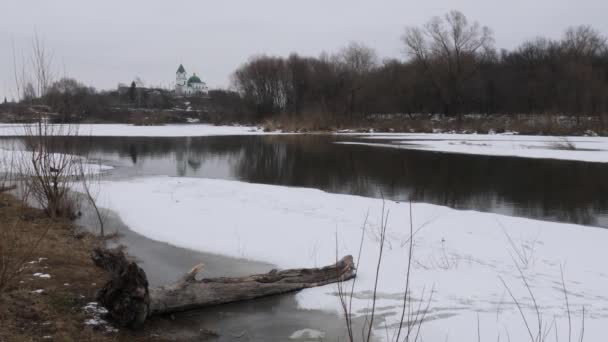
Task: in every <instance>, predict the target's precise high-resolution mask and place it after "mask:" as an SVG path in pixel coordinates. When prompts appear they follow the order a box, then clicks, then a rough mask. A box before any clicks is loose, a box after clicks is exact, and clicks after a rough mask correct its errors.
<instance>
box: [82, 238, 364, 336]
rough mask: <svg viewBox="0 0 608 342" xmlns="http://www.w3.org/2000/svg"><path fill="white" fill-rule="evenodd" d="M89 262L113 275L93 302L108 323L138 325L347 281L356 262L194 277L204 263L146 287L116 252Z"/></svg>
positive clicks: (348, 260)
mask: <svg viewBox="0 0 608 342" xmlns="http://www.w3.org/2000/svg"><path fill="white" fill-rule="evenodd" d="M93 261H94V262H95V264H96V265H97V266H99V267H102V268H104V269H105V270H107V271H108V272H110V273H111V274H112V280H110V281H109V282H108V283H107V284H106V285H105V286H104V287H103V288H102V289H101V290H100V291H99V294H98V298H97V300H98V301H99V302H100V303H101V304H102V305H103V306H104V307H105V308H106V309H108V311H109V313H110V316H111V318H112V319H113V320H115V321H116V322H117V323H119V324H121V325H123V326H130V327H137V326H140V325H141V324H143V323H144V322H145V320H146V318H147V317H149V316H152V315H158V314H167V313H172V312H178V311H185V310H191V309H199V308H204V307H208V306H213V305H219V304H226V303H233V302H238V301H244V300H250V299H254V298H260V297H265V296H271V295H277V294H282V293H287V292H294V291H299V290H302V289H306V288H311V287H316V286H322V285H326V284H330V283H335V282H339V281H345V280H349V279H352V278H353V277H354V276H355V264H354V262H353V258H352V256H350V255H349V256H346V257H344V258H343V259H342V260H340V261H338V262H337V263H336V264H334V265H330V266H326V267H323V268H301V269H289V270H283V271H278V270H272V271H270V272H268V273H266V274H257V275H250V276H245V277H234V278H209V279H200V280H198V279H196V276H197V275H198V274H199V273H201V271H202V269H203V265H202V264H201V265H198V266H196V267H194V268H193V269H192V270H191V271H190V272H188V273H186V274H185V275H184V276H183V277H182V278H181V279H180V280H179V281H178V282H176V283H175V284H172V285H169V286H161V287H158V288H152V289H148V281H147V277H146V273H145V272H144V271H143V270H142V269H141V268H140V267H139V266H138V265H137V264H136V263H135V262H130V261H128V260H127V258H126V257H125V255H124V253H122V252H121V251H117V250H105V249H96V250H95V251H94V252H93Z"/></svg>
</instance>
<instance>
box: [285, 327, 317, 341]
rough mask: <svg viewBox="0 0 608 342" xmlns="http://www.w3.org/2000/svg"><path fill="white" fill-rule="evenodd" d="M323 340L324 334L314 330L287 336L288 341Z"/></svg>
mask: <svg viewBox="0 0 608 342" xmlns="http://www.w3.org/2000/svg"><path fill="white" fill-rule="evenodd" d="M324 338H325V333H324V332H322V331H319V330H314V329H302V330H298V331H295V332H294V333H293V334H291V336H289V339H290V340H323V339H324Z"/></svg>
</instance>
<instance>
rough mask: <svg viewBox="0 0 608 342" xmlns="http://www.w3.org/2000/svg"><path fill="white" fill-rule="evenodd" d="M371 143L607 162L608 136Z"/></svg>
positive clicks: (429, 137)
mask: <svg viewBox="0 0 608 342" xmlns="http://www.w3.org/2000/svg"><path fill="white" fill-rule="evenodd" d="M363 138H364V139H365V140H369V142H367V141H364V142H361V141H360V140H359V141H353V142H340V143H341V144H356V145H369V146H376V147H390V148H403V149H412V150H425V151H437V152H449V153H464V154H479V155H491V156H513V157H524V158H547V159H563V160H577V161H586V162H601V163H605V162H608V138H605V137H555V136H523V135H474V134H424V133H420V134H373V135H365V136H363Z"/></svg>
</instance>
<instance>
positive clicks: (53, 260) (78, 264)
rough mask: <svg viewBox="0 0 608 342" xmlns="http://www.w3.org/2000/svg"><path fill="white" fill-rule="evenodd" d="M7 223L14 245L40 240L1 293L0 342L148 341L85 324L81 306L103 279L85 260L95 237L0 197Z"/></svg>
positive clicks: (1, 220)
mask: <svg viewBox="0 0 608 342" xmlns="http://www.w3.org/2000/svg"><path fill="white" fill-rule="evenodd" d="M10 222H16V225H15V226H14V229H15V233H16V234H14V237H15V239H16V241H14V243H15V244H21V243H30V242H31V241H33V240H36V239H38V238H39V237H40V236H41V235H42V234H44V239H42V240H40V242H39V243H38V244H37V247H36V249H35V250H34V252H33V253H32V254H31V255H29V256H28V258H27V261H26V262H25V264H24V265H25V267H24V268H23V271H22V272H21V274H20V275H18V277H17V278H15V279H14V281H13V282H11V283H10V284H9V285H8V286H7V287H6V289H5V291H4V292H2V293H0V342H4V341H7V342H8V341H40V340H43V339H44V336H52V340H54V341H148V340H151V338H150V336H149V334H147V333H146V332H129V331H120V332H118V333H107V332H106V331H105V330H102V331H97V330H95V329H94V328H93V327H89V326H86V325H85V324H84V322H85V320H86V319H87V318H90V317H87V316H86V314H85V313H84V311H83V307H84V306H85V305H86V303H89V302H92V301H94V298H95V294H96V291H97V289H98V288H99V287H100V286H101V285H102V284H103V283H105V282H106V281H107V280H108V277H107V275H106V274H105V272H103V271H102V270H101V269H98V268H97V267H96V266H95V265H94V264H93V262H92V261H91V258H90V256H89V255H90V251H91V250H92V248H93V247H94V246H95V245H96V244H98V243H99V241H98V240H97V239H96V238H95V237H93V236H92V235H90V234H79V233H77V232H76V230H75V228H74V226H73V225H72V224H71V223H70V222H69V221H67V220H64V219H61V220H54V219H51V218H49V217H48V216H47V215H46V214H45V213H44V212H43V211H42V210H39V209H32V208H25V207H23V206H22V204H21V202H20V201H17V200H16V199H15V198H13V197H11V196H9V195H7V194H0V225H2V227H6V225H7V223H10ZM5 242H6V241H5ZM8 257H12V256H11V255H8ZM35 273H43V274H49V275H50V278H40V277H36V276H34V274H35ZM66 284H67V285H66ZM36 290H43V291H42V293H36V292H33V291H36ZM152 340H154V339H152Z"/></svg>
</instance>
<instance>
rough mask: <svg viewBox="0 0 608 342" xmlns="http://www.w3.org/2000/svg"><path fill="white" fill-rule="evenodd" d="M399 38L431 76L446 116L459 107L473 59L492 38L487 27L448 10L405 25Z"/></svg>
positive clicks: (474, 66)
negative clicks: (420, 22)
mask: <svg viewBox="0 0 608 342" xmlns="http://www.w3.org/2000/svg"><path fill="white" fill-rule="evenodd" d="M402 41H403V43H404V44H405V46H406V53H407V55H408V56H410V57H411V58H413V59H414V60H415V61H417V62H419V63H420V64H422V66H423V67H424V69H425V70H426V71H427V73H428V74H429V75H430V76H431V79H432V80H433V84H434V86H435V88H436V90H437V92H438V93H439V95H440V98H441V100H442V102H443V104H444V110H445V113H446V114H448V115H449V114H453V113H452V112H453V111H459V110H460V107H461V104H462V102H463V100H464V99H463V95H464V94H463V87H464V82H466V81H467V80H468V79H469V78H470V77H471V76H473V75H474V73H475V71H476V70H477V63H475V60H476V58H478V57H479V56H480V55H481V53H482V52H483V50H491V49H492V46H493V42H494V39H493V36H492V31H491V30H490V29H489V28H488V27H486V26H483V27H482V26H480V25H479V23H477V22H473V23H469V21H468V20H467V18H466V17H465V15H464V14H462V13H461V12H459V11H451V12H449V13H448V14H446V15H445V16H444V17H443V18H440V17H435V18H433V19H431V20H430V21H429V22H428V23H426V24H425V25H424V26H423V27H407V28H406V30H405V33H404V34H403V36H402ZM458 114H461V113H458Z"/></svg>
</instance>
